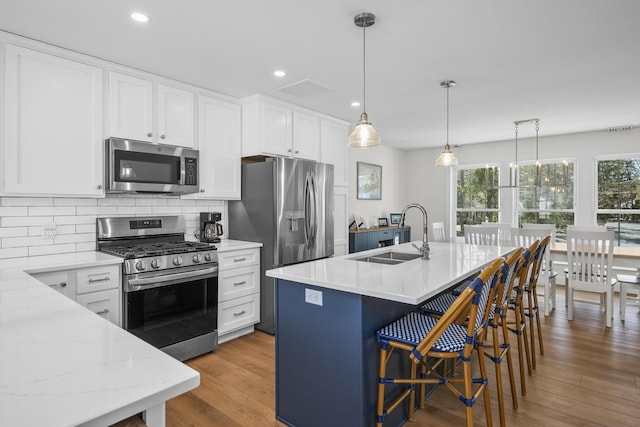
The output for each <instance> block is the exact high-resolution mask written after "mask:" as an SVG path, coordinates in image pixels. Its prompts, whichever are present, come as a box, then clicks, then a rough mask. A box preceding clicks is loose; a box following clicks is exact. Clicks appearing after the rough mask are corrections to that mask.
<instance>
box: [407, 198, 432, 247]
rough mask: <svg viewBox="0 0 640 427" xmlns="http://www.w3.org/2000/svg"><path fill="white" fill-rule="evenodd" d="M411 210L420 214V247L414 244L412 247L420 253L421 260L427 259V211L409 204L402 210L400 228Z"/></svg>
mask: <svg viewBox="0 0 640 427" xmlns="http://www.w3.org/2000/svg"><path fill="white" fill-rule="evenodd" d="M411 208H418V209H420V212H422V247H421V248H419V247H418V246H417V245H416V244H415V243H414V244H413V246H414V247H415V248H416V249H417V250H418V251H419V252H420V254H421V255H422V259H429V238H428V236H427V230H428V228H427V211H426V210H425V209H424V208H423V207H422V206H421V205H419V204H418V203H409V204H408V205H407V206H405V207H404V209H403V210H402V215H400V228H404V217H405V215H406V214H407V211H408V210H409V209H411Z"/></svg>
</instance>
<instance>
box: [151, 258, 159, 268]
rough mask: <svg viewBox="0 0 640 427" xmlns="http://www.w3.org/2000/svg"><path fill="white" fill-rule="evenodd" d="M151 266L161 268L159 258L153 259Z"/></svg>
mask: <svg viewBox="0 0 640 427" xmlns="http://www.w3.org/2000/svg"><path fill="white" fill-rule="evenodd" d="M151 267H153V268H159V267H160V262H159V261H158V258H154V259H152V260H151Z"/></svg>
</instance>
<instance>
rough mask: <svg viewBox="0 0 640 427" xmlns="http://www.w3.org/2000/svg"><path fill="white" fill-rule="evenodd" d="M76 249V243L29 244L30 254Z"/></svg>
mask: <svg viewBox="0 0 640 427" xmlns="http://www.w3.org/2000/svg"><path fill="white" fill-rule="evenodd" d="M75 251H76V244H75V243H68V244H66V245H47V246H29V256H38V255H51V254H64V253H72V252H75Z"/></svg>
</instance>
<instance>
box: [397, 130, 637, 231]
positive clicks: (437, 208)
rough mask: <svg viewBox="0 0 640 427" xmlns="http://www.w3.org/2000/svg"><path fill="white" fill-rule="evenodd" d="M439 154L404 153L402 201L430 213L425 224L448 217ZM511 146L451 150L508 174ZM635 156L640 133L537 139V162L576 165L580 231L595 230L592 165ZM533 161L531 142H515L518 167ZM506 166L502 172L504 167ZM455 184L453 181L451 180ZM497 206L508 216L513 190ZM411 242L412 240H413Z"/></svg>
mask: <svg viewBox="0 0 640 427" xmlns="http://www.w3.org/2000/svg"><path fill="white" fill-rule="evenodd" d="M441 150H442V149H441V148H438V149H429V150H419V151H412V152H409V153H407V156H406V159H407V162H406V169H407V172H406V176H407V183H406V185H405V187H406V189H407V192H406V197H407V199H409V200H416V201H417V202H418V203H421V204H423V206H425V208H426V209H427V211H428V212H429V222H432V221H438V220H445V222H447V223H449V220H450V219H451V217H450V216H449V213H448V212H447V209H446V206H447V200H448V198H449V197H450V196H449V191H450V187H449V185H448V184H447V180H446V176H447V174H448V173H450V170H446V169H444V168H436V167H435V166H433V165H434V164H435V159H436V158H437V156H438V155H439V153H440V151H441ZM514 150H515V143H514V141H513V140H510V141H502V142H491V143H483V144H469V145H466V146H464V147H457V148H453V151H454V153H455V155H456V157H458V160H459V164H460V165H461V166H462V165H476V166H478V165H480V166H484V165H486V164H499V163H501V164H502V165H503V169H508V165H509V162H513V161H514V158H515V152H514ZM624 154H634V155H636V156H640V129H632V130H630V131H619V132H608V131H602V132H589V133H580V134H568V135H558V136H549V137H540V139H539V158H540V160H542V161H544V160H563V159H566V160H568V161H574V162H575V163H576V166H575V167H576V180H575V183H576V197H575V203H576V210H575V213H576V215H575V221H576V224H578V225H593V224H595V206H596V193H595V185H596V172H597V171H596V159H597V158H601V157H603V156H611V155H624ZM534 159H535V140H534V139H532V138H526V139H519V140H518V161H519V162H524V161H527V160H528V161H532V160H534ZM504 166H506V168H505V167H504ZM452 181H453V183H455V180H452ZM501 191H502V193H501V195H500V196H501V203H503V204H504V206H502V207H503V208H506V210H507V211H508V212H511V198H510V196H511V195H510V194H509V192H511V191H512V190H508V189H503V190H501ZM414 238H415V235H414Z"/></svg>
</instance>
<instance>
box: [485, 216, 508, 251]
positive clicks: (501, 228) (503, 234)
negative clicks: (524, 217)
mask: <svg viewBox="0 0 640 427" xmlns="http://www.w3.org/2000/svg"><path fill="white" fill-rule="evenodd" d="M480 226H481V227H491V228H493V227H497V228H498V241H499V243H500V244H501V245H503V246H508V245H509V244H510V243H511V224H509V223H508V222H483V223H481V224H480Z"/></svg>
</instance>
